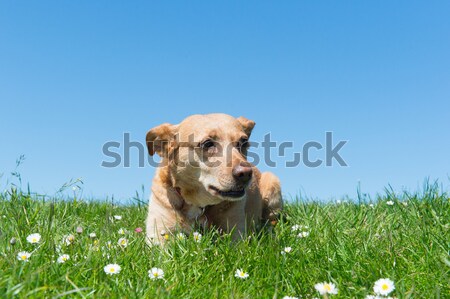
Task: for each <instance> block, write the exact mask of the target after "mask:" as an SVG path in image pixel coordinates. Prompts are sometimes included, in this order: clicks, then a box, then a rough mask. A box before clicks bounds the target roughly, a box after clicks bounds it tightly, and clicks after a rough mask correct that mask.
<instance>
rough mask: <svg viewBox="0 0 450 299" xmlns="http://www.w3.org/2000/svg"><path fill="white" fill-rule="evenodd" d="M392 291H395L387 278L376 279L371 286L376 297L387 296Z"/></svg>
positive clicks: (392, 283)
mask: <svg viewBox="0 0 450 299" xmlns="http://www.w3.org/2000/svg"><path fill="white" fill-rule="evenodd" d="M393 290H395V286H394V282H393V281H392V280H390V279H389V278H381V279H378V280H377V281H375V285H374V286H373V291H374V292H375V294H378V295H383V296H387V295H389V293H391V292H392V291H393Z"/></svg>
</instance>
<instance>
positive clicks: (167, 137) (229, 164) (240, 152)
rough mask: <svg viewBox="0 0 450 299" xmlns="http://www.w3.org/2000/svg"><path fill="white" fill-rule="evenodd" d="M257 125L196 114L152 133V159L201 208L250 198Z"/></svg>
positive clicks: (242, 119)
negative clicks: (251, 141)
mask: <svg viewBox="0 0 450 299" xmlns="http://www.w3.org/2000/svg"><path fill="white" fill-rule="evenodd" d="M254 126H255V122H253V121H251V120H248V119H246V118H244V117H239V118H234V117H232V116H230V115H226V114H207V115H192V116H190V117H188V118H186V119H185V120H183V121H182V122H181V123H180V124H178V125H171V124H167V123H165V124H162V125H160V126H158V127H155V128H153V129H151V130H150V131H149V132H148V133H147V138H146V139H147V147H148V151H149V154H150V155H154V154H155V153H157V154H158V155H159V156H161V157H162V158H163V160H162V163H163V164H164V165H167V167H168V168H169V172H168V173H169V176H170V180H171V182H172V185H173V186H174V187H176V188H179V190H181V194H182V196H183V198H185V200H186V201H188V202H189V203H191V204H194V205H197V206H207V205H212V204H218V203H220V202H222V201H225V200H227V201H237V200H241V199H243V198H244V196H245V194H246V188H247V186H248V185H249V183H250V181H251V179H252V173H253V170H252V165H251V164H250V163H249V162H247V149H248V146H249V143H248V139H249V137H250V134H251V132H252V129H253V127H254Z"/></svg>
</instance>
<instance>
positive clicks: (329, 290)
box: [314, 282, 338, 295]
mask: <svg viewBox="0 0 450 299" xmlns="http://www.w3.org/2000/svg"><path fill="white" fill-rule="evenodd" d="M314 288H315V289H316V290H317V291H318V292H319V293H320V295H325V294H337V293H338V289H337V288H336V286H335V285H334V283H331V282H322V283H318V284H315V285H314Z"/></svg>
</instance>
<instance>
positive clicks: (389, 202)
mask: <svg viewBox="0 0 450 299" xmlns="http://www.w3.org/2000/svg"><path fill="white" fill-rule="evenodd" d="M386 204H387V205H388V206H393V205H394V202H393V201H392V200H389V201H387V202H386Z"/></svg>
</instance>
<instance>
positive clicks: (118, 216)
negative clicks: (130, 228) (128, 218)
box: [114, 215, 122, 220]
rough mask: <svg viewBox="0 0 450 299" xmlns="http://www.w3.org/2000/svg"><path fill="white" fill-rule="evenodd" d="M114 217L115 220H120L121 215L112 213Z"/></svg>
mask: <svg viewBox="0 0 450 299" xmlns="http://www.w3.org/2000/svg"><path fill="white" fill-rule="evenodd" d="M114 219H116V220H122V216H120V215H114Z"/></svg>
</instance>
